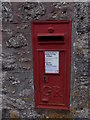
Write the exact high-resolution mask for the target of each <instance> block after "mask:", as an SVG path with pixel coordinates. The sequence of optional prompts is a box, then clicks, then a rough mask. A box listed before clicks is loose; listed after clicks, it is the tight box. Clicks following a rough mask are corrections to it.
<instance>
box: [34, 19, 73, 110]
mask: <svg viewBox="0 0 90 120" xmlns="http://www.w3.org/2000/svg"><path fill="white" fill-rule="evenodd" d="M32 46H33V70H34V72H33V75H34V93H35V107H36V108H51V109H64V110H69V99H70V58H71V21H69V20H66V21H63V20H62V21H32Z"/></svg>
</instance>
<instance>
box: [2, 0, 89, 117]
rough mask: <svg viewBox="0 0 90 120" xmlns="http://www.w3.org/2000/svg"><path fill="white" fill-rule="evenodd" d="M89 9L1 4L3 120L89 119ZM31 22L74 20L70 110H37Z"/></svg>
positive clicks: (66, 5)
mask: <svg viewBox="0 0 90 120" xmlns="http://www.w3.org/2000/svg"><path fill="white" fill-rule="evenodd" d="M89 8H90V3H89V2H88V3H66V2H62V3H60V2H59V3H55V2H54V3H40V2H38V3H27V2H26V3H23V2H21V3H16V2H14V3H10V2H9V3H8V2H5V3H2V20H3V22H2V39H3V41H2V57H3V63H2V97H3V112H2V113H3V114H2V116H3V118H17V119H18V118H30V119H31V118H36V119H38V118H89V117H90V114H89V116H88V87H89V86H88V85H89V81H88V76H89V75H88V35H89V34H90V27H89V18H90V12H89ZM31 19H34V20H69V19H71V20H72V43H71V46H72V51H71V85H70V86H71V93H70V111H58V110H44V109H43V110H42V109H39V110H37V109H35V107H34V81H33V60H32V38H31V24H30V22H31ZM89 100H90V99H89ZM89 109H90V108H89Z"/></svg>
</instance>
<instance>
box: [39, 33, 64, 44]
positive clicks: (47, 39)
mask: <svg viewBox="0 0 90 120" xmlns="http://www.w3.org/2000/svg"><path fill="white" fill-rule="evenodd" d="M38 42H39V44H40V43H41V44H43V43H64V36H60V35H56V36H55V35H44V36H38Z"/></svg>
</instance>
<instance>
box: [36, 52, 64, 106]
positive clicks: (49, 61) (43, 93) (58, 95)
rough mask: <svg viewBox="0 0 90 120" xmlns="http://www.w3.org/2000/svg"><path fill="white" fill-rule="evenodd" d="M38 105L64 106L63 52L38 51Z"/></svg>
mask: <svg viewBox="0 0 90 120" xmlns="http://www.w3.org/2000/svg"><path fill="white" fill-rule="evenodd" d="M38 59H39V91H40V94H39V95H40V97H39V98H40V99H39V104H48V105H64V104H65V89H64V88H65V51H60V50H46V51H43V50H42V51H38Z"/></svg>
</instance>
